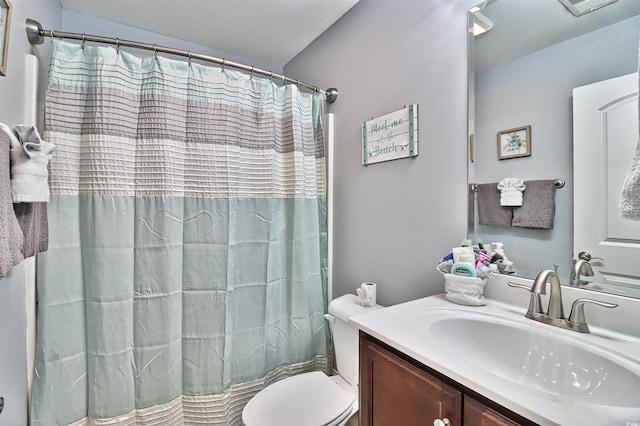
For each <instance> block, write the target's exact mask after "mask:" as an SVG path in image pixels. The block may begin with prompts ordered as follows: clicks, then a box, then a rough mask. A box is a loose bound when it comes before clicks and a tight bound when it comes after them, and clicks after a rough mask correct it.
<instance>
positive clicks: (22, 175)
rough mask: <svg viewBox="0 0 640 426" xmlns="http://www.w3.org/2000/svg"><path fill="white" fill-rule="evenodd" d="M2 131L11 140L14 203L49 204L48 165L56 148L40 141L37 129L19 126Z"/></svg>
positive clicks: (4, 126) (5, 127) (5, 128)
mask: <svg viewBox="0 0 640 426" xmlns="http://www.w3.org/2000/svg"><path fill="white" fill-rule="evenodd" d="M2 128H3V130H4V131H5V132H7V133H9V136H10V138H11V195H12V197H13V202H14V203H37V202H48V201H49V184H48V182H47V180H48V177H49V173H48V171H47V164H49V160H50V159H51V156H52V155H53V151H54V150H55V147H56V146H55V145H54V144H52V143H49V142H45V141H43V140H42V139H41V138H40V135H39V134H38V130H37V129H36V128H35V127H34V126H28V125H24V124H21V125H17V126H13V131H11V129H8V127H7V126H6V125H3V126H2Z"/></svg>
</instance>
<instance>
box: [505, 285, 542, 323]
mask: <svg viewBox="0 0 640 426" xmlns="http://www.w3.org/2000/svg"><path fill="white" fill-rule="evenodd" d="M507 285H508V286H509V287H514V288H520V289H522V290H527V291H528V292H530V293H531V294H530V298H529V309H528V310H527V313H526V314H525V317H527V318H532V317H533V314H534V313H535V314H542V300H541V299H540V295H539V294H538V293H535V292H533V291H531V289H530V288H529V286H528V285H526V284H520V283H512V282H511V281H509V282H507Z"/></svg>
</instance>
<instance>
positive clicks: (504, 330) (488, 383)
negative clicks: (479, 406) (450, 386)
mask: <svg viewBox="0 0 640 426" xmlns="http://www.w3.org/2000/svg"><path fill="white" fill-rule="evenodd" d="M524 313H525V307H520V306H514V305H511V304H507V303H502V302H498V301H494V300H490V299H487V304H486V305H485V306H480V307H467V306H461V305H455V304H453V303H450V302H448V301H447V300H446V299H445V298H444V297H443V296H442V295H437V296H432V297H426V298H423V299H418V300H414V301H410V302H405V303H402V304H399V305H395V306H391V307H388V308H385V309H381V310H379V311H376V312H372V313H368V314H363V315H359V316H356V317H352V318H351V319H350V320H351V322H353V323H355V324H357V325H358V327H359V328H360V330H362V331H364V332H366V333H367V334H369V335H371V336H372V337H374V338H376V339H378V340H380V341H382V342H383V343H386V344H388V345H390V346H391V347H393V348H395V349H397V350H398V351H400V352H403V353H404V354H406V355H408V356H410V357H412V358H413V359H415V360H417V361H419V362H420V363H422V364H423V365H425V366H427V367H429V368H432V369H434V370H436V371H438V372H439V373H441V374H443V375H445V376H447V377H449V378H450V379H452V380H454V381H455V382H457V383H459V384H461V385H463V386H465V387H467V388H468V389H471V390H473V391H474V392H476V393H478V394H480V395H483V396H484V397H487V398H489V399H491V400H493V401H495V402H496V403H498V404H500V405H502V406H504V407H506V408H508V409H510V410H512V411H514V412H516V413H518V414H520V415H522V416H523V417H525V418H527V419H529V420H531V421H533V422H535V423H537V424H540V425H545V426H546V425H574V424H576V425H577V424H580V425H581V426H584V425H598V426H601V425H605V424H606V425H609V424H611V425H613V424H616V425H622V426H624V425H625V424H634V425H635V424H639V425H640V392H639V391H638V390H639V389H640V337H638V336H635V335H630V334H623V333H619V332H615V331H612V330H606V329H603V328H598V327H595V326H593V325H592V327H591V333H586V334H584V333H577V332H574V331H570V330H564V329H560V328H558V327H553V326H550V325H546V324H542V323H539V322H537V321H533V320H530V319H528V318H525V317H524ZM587 320H588V318H587Z"/></svg>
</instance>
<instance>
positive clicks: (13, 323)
mask: <svg viewBox="0 0 640 426" xmlns="http://www.w3.org/2000/svg"><path fill="white" fill-rule="evenodd" d="M11 3H12V5H13V10H12V16H11V33H10V36H9V58H8V62H7V75H6V76H4V77H0V97H1V98H2V100H3V101H2V103H0V122H3V123H5V124H7V125H9V126H12V125H14V124H19V123H22V122H23V121H24V119H25V96H24V90H25V60H26V59H25V58H26V55H27V54H29V53H33V52H32V49H31V45H30V44H29V42H28V41H27V37H26V35H25V30H24V22H25V19H26V18H27V17H30V18H33V19H39V20H41V21H42V23H43V25H44V24H47V25H51V26H55V27H58V26H59V24H60V4H59V3H58V2H57V1H51V0H17V1H12V2H11ZM48 52H49V50H48V49H47V48H46V47H45V49H43V50H42V51H41V52H39V55H40V58H41V59H43V61H44V64H42V63H41V71H44V70H45V69H46V67H48V61H49V59H48V54H49V53H48ZM43 57H44V58H43ZM41 74H43V76H44V78H46V72H44V73H42V72H41ZM24 281H25V280H24V267H23V265H22V264H20V265H18V266H16V267H14V268H13V269H12V270H11V271H10V272H9V274H7V276H6V277H4V278H0V348H2V349H0V396H2V397H4V400H5V408H4V411H3V412H2V413H1V414H0V425H3V426H4V425H7V426H20V425H26V424H27V353H26V305H25V282H24Z"/></svg>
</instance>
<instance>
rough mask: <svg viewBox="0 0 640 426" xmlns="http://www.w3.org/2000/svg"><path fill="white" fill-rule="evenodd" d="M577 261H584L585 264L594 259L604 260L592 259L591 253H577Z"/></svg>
mask: <svg viewBox="0 0 640 426" xmlns="http://www.w3.org/2000/svg"><path fill="white" fill-rule="evenodd" d="M578 259H581V260H586V261H587V262H588V261H590V260H594V259H599V260H604V259H603V258H601V257H592V256H591V253H589V252H586V251H581V252H580V253H578Z"/></svg>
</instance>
